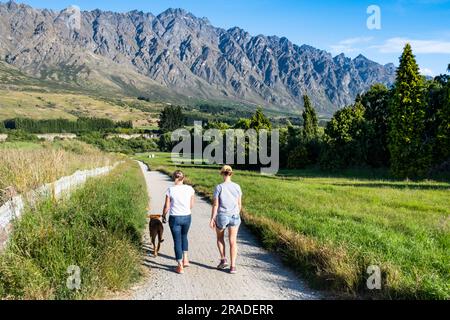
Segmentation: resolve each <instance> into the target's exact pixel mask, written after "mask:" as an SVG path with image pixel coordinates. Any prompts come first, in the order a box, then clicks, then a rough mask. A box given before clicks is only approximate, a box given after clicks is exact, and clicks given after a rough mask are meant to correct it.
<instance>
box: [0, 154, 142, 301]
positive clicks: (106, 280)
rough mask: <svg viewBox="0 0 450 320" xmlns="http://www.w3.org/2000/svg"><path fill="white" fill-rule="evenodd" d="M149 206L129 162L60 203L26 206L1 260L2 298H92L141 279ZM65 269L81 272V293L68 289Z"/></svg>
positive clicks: (138, 176) (138, 175)
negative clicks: (141, 252) (74, 268)
mask: <svg viewBox="0 0 450 320" xmlns="http://www.w3.org/2000/svg"><path fill="white" fill-rule="evenodd" d="M147 205H148V198H147V193H146V186H145V182H144V179H143V176H142V174H141V172H140V168H139V166H138V165H137V164H136V163H134V162H131V161H128V162H126V163H124V164H121V165H119V166H118V167H117V168H116V169H115V170H114V171H113V172H112V173H111V174H109V175H108V176H105V177H102V178H93V179H90V180H89V181H88V182H87V184H86V185H85V186H84V187H82V188H80V189H78V190H77V191H75V192H74V193H73V194H72V195H71V196H70V197H69V198H67V199H65V200H62V201H58V202H54V201H52V200H51V199H48V200H45V201H43V202H41V203H40V204H38V205H37V206H36V207H34V208H28V209H27V211H26V213H25V214H24V215H23V217H22V218H21V219H20V220H19V221H16V222H15V224H14V232H13V234H12V237H11V239H10V242H9V244H8V247H7V248H6V250H5V252H4V253H3V254H2V255H0V298H2V299H93V298H100V297H102V296H104V295H105V294H107V293H108V292H110V291H118V290H122V289H126V288H127V287H128V286H129V285H131V284H132V283H133V282H135V281H136V280H137V279H138V278H139V276H140V272H141V267H140V241H141V232H142V230H143V228H144V225H145V217H146V215H145V214H146V208H147ZM69 266H78V267H79V268H80V271H81V274H80V279H81V283H80V288H79V290H71V289H69V288H68V287H67V279H68V277H69V276H70V275H71V274H69V273H68V267H69Z"/></svg>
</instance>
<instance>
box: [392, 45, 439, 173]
mask: <svg viewBox="0 0 450 320" xmlns="http://www.w3.org/2000/svg"><path fill="white" fill-rule="evenodd" d="M423 89H424V80H423V78H422V76H421V75H420V73H419V66H418V65H417V62H416V59H415V56H414V55H413V52H412V48H411V45H410V44H406V46H405V48H404V50H403V54H402V56H401V57H400V66H399V68H398V69H397V78H396V83H395V86H394V92H393V98H392V103H391V110H390V128H389V150H390V153H391V170H392V173H393V174H394V175H395V176H397V177H399V178H407V177H410V178H413V177H418V176H423V175H425V173H426V171H427V169H428V168H429V165H430V157H431V154H430V152H429V150H428V149H429V146H428V145H427V144H426V143H425V141H424V131H425V116H426V104H425V101H424V92H423Z"/></svg>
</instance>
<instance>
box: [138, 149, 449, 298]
mask: <svg viewBox="0 0 450 320" xmlns="http://www.w3.org/2000/svg"><path fill="white" fill-rule="evenodd" d="M140 159H141V160H142V161H144V162H146V163H147V164H148V165H149V166H150V167H151V168H152V169H153V170H161V171H163V172H165V173H168V174H170V173H171V172H173V171H174V170H175V169H176V168H181V169H182V170H184V171H185V173H186V175H187V177H188V179H189V182H190V183H191V184H193V185H194V187H195V189H196V190H197V191H198V192H200V193H201V194H204V195H205V196H207V197H211V194H212V192H213V190H214V187H215V185H216V184H218V183H220V176H219V174H218V172H219V170H218V167H217V166H204V167H201V166H200V167H199V166H194V165H192V166H191V165H180V166H175V165H174V164H173V163H172V162H171V159H170V154H165V153H158V154H156V158H154V159H148V158H147V157H145V156H141V157H140ZM284 173H285V172H284V171H282V172H281V174H284ZM357 173H358V175H355V172H351V171H350V172H348V173H347V174H346V175H343V174H341V175H337V176H334V175H333V174H332V173H328V174H326V173H324V172H321V171H318V170H297V171H289V175H290V177H289V178H287V177H264V176H261V175H260V174H259V173H257V172H251V171H238V172H237V173H236V174H235V178H234V180H235V181H236V182H237V183H239V184H241V186H242V188H243V190H244V194H245V195H244V209H245V215H244V218H245V222H246V224H247V225H248V226H250V227H251V228H252V229H253V230H255V231H256V232H257V234H259V236H260V238H261V240H262V242H263V243H264V245H265V246H266V248H268V249H271V250H274V251H277V252H279V253H281V254H282V255H283V256H284V258H285V259H286V260H287V262H288V264H289V265H290V266H292V267H294V268H295V269H297V270H298V271H299V272H300V273H301V274H302V275H304V276H306V277H307V278H308V279H309V280H310V282H311V283H312V284H313V285H314V286H317V287H318V288H326V289H331V290H333V291H334V292H337V293H339V294H343V295H344V296H347V295H349V296H366V297H369V298H391V299H404V298H407V299H415V298H418V299H448V298H450V270H449V269H448V266H449V264H450V261H449V255H448V252H449V251H450V229H449V228H450V225H449V217H450V205H449V202H448V199H449V198H450V183H441V182H432V181H425V182H405V181H396V180H384V179H383V178H379V179H376V178H373V173H370V172H365V171H363V170H360V171H359V172H357ZM368 176H370V177H371V178H367V177H368ZM371 265H377V266H379V267H380V268H381V271H382V279H383V282H382V290H380V291H378V290H375V291H369V290H368V289H367V286H366V280H367V278H368V276H369V274H368V273H367V268H368V267H369V266H371Z"/></svg>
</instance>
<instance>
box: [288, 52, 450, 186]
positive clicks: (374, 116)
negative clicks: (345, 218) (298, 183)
mask: <svg viewBox="0 0 450 320" xmlns="http://www.w3.org/2000/svg"><path fill="white" fill-rule="evenodd" d="M449 69H450V65H449ZM449 80H450V77H449V76H447V75H441V76H438V77H436V78H435V79H433V80H428V81H427V80H426V79H425V78H424V77H423V76H421V75H420V73H419V67H418V65H417V63H416V60H415V57H414V55H413V53H412V49H411V46H410V45H409V44H408V45H406V47H405V49H404V52H403V54H402V56H401V58H400V66H399V68H398V70H397V78H396V82H395V84H394V86H393V87H392V88H391V89H388V88H387V87H385V86H384V85H381V84H377V85H374V86H373V87H372V88H371V89H370V90H369V91H368V92H366V93H365V94H363V95H362V96H358V97H357V99H356V101H355V103H354V104H353V105H351V106H348V107H346V108H343V109H341V110H339V111H338V112H336V113H335V115H334V116H333V118H332V119H331V121H330V122H329V123H328V124H327V126H326V128H325V132H324V134H321V133H320V131H318V126H317V120H316V116H315V113H314V109H312V108H311V106H310V102H309V99H308V98H307V97H305V112H304V122H305V124H304V127H303V129H302V132H301V134H300V133H299V132H296V130H295V129H294V128H289V129H288V139H287V144H286V151H287V152H288V154H289V157H288V161H287V164H286V165H287V166H288V167H293V168H299V167H303V166H305V165H306V164H310V163H315V162H317V163H319V164H320V166H321V167H322V168H325V169H340V168H344V167H348V166H361V165H369V166H372V167H390V168H391V171H392V173H393V174H394V175H395V176H397V177H399V178H416V177H425V176H427V175H429V174H432V173H433V172H435V171H439V169H445V168H446V166H447V167H448V166H449V162H450V143H449V142H450V81H449ZM294 146H295V147H294ZM447 169H448V168H447Z"/></svg>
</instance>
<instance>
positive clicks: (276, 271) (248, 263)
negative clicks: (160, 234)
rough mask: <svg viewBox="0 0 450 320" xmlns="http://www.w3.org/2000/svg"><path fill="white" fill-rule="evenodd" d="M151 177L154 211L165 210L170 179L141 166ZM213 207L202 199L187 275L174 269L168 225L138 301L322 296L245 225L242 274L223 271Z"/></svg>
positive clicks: (148, 260) (135, 295)
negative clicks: (211, 223) (219, 267)
mask: <svg viewBox="0 0 450 320" xmlns="http://www.w3.org/2000/svg"><path fill="white" fill-rule="evenodd" d="M140 165H141V168H142V170H143V172H144V175H145V179H146V181H147V188H148V191H149V196H150V198H151V205H152V213H159V212H161V211H162V206H163V200H164V195H165V192H166V190H167V188H168V187H169V186H171V185H172V182H171V181H170V179H169V178H168V177H167V176H166V175H164V174H162V173H159V172H148V171H147V167H146V166H145V165H143V164H140ZM210 212H211V205H210V204H209V203H208V202H206V201H204V200H202V199H201V198H200V197H197V199H196V205H195V208H194V210H193V223H192V227H191V230H190V232H189V241H190V259H191V267H190V268H188V269H186V272H185V274H184V275H178V274H176V273H175V272H174V267H175V265H176V264H175V261H174V258H173V256H174V252H173V241H172V236H171V234H170V230H169V227H168V225H165V234H164V238H165V242H164V243H163V245H162V250H161V254H160V256H159V257H158V258H155V257H153V255H151V254H150V248H151V246H150V244H149V241H148V236H147V237H146V243H145V248H146V249H147V250H148V253H147V255H146V257H145V262H144V263H145V265H146V266H148V267H149V268H150V269H151V272H150V276H149V277H148V279H146V280H145V281H144V282H142V283H141V284H140V285H138V286H137V287H135V288H133V289H132V290H131V292H130V293H129V297H127V298H128V299H135V300H154V299H164V300H178V299H183V300H197V299H201V300H211V299H217V300H235V299H240V300H303V299H320V298H321V297H320V294H319V293H317V292H314V291H312V290H310V289H308V288H307V286H306V285H305V283H304V282H303V281H302V280H301V279H299V278H298V277H297V275H296V274H295V273H293V272H292V271H291V270H289V269H288V268H287V267H286V266H284V265H283V264H282V262H281V261H280V258H279V257H278V256H276V255H274V254H272V253H269V252H267V251H266V250H264V249H263V248H261V245H260V244H259V243H258V241H257V239H256V238H255V237H254V236H253V235H252V234H251V233H250V231H249V230H248V229H247V228H246V227H245V226H242V227H241V230H240V234H239V246H240V247H239V261H238V271H239V273H238V274H237V275H230V274H228V272H223V271H217V270H216V269H215V267H216V265H217V264H218V252H217V248H216V242H215V235H214V233H213V231H212V230H211V229H210V228H209V217H210Z"/></svg>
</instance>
